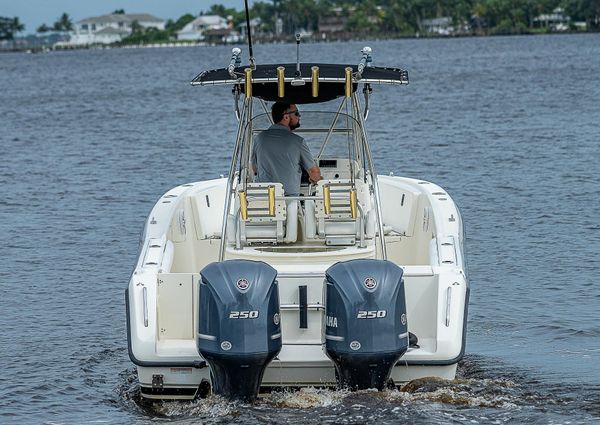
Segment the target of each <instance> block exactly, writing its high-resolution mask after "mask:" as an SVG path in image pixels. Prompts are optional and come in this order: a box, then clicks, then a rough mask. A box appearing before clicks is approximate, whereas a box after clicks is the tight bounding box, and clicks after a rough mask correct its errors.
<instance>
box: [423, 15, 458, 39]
mask: <svg viewBox="0 0 600 425" xmlns="http://www.w3.org/2000/svg"><path fill="white" fill-rule="evenodd" d="M421 25H422V27H423V30H424V31H425V32H428V33H431V34H437V35H451V34H452V33H454V27H453V25H452V18H451V17H449V16H444V17H441V18H434V19H423V22H421Z"/></svg>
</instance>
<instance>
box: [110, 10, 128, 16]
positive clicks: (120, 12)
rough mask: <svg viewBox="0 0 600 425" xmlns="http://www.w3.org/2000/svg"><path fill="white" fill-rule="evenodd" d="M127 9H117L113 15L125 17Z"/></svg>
mask: <svg viewBox="0 0 600 425" xmlns="http://www.w3.org/2000/svg"><path fill="white" fill-rule="evenodd" d="M124 14H125V9H117V10H115V11H114V12H113V15H124Z"/></svg>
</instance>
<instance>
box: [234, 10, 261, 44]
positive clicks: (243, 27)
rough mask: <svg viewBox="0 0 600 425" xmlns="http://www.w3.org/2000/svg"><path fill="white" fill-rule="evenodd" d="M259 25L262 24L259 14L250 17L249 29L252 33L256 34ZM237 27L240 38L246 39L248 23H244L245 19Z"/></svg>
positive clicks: (258, 30) (258, 31)
mask: <svg viewBox="0 0 600 425" xmlns="http://www.w3.org/2000/svg"><path fill="white" fill-rule="evenodd" d="M261 26H262V19H260V16H257V17H256V18H252V19H250V30H251V31H252V34H254V35H256V34H258V33H260V28H261ZM238 28H239V29H240V34H241V37H242V39H244V40H247V38H246V37H247V36H246V34H247V33H248V25H247V24H246V21H244V22H241V23H240V24H239V25H238Z"/></svg>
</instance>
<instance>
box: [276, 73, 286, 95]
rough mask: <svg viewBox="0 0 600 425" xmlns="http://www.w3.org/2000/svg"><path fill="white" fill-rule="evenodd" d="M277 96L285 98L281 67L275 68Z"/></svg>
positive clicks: (283, 77) (283, 74)
mask: <svg viewBox="0 0 600 425" xmlns="http://www.w3.org/2000/svg"><path fill="white" fill-rule="evenodd" d="M277 96H278V97H284V96H285V68H284V67H283V66H278V67H277Z"/></svg>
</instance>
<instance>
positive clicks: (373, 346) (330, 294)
mask: <svg viewBox="0 0 600 425" xmlns="http://www.w3.org/2000/svg"><path fill="white" fill-rule="evenodd" d="M325 275H326V284H327V287H326V307H325V325H326V326H325V348H326V352H327V355H328V356H329V358H330V359H331V360H333V362H334V364H335V369H336V377H337V381H338V382H337V383H338V386H339V387H343V388H350V389H352V390H362V389H367V388H377V389H378V390H383V389H384V387H385V386H386V384H387V382H388V380H389V378H390V373H391V372H392V367H394V365H395V364H396V362H397V361H398V359H400V357H401V356H402V355H403V354H404V353H405V352H406V350H407V349H408V330H407V325H406V301H405V295H404V281H403V280H402V269H401V268H400V267H398V266H396V265H395V264H394V263H391V262H389V261H385V260H351V261H344V262H339V263H336V264H334V265H333V266H331V267H330V268H329V269H327V271H326V272H325Z"/></svg>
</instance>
